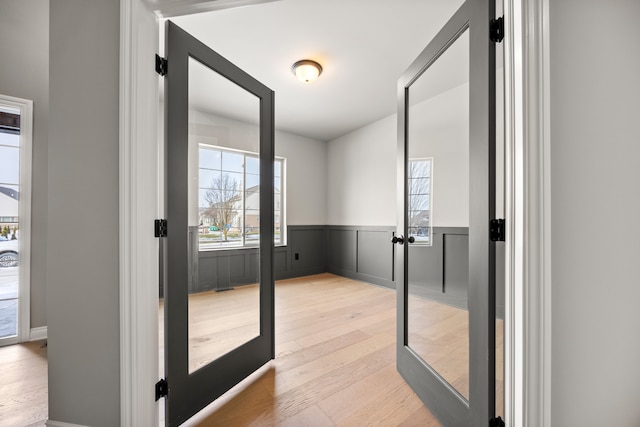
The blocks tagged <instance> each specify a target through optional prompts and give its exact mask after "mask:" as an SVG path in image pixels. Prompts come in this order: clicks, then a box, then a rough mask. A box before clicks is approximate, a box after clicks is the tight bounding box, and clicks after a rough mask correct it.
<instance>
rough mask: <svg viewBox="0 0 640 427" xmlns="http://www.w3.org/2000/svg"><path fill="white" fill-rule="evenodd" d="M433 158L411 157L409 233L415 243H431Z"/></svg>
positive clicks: (409, 171) (409, 174)
mask: <svg viewBox="0 0 640 427" xmlns="http://www.w3.org/2000/svg"><path fill="white" fill-rule="evenodd" d="M432 172H433V159H432V158H424V159H409V167H408V174H407V175H408V186H407V187H408V188H407V192H408V194H407V196H408V210H409V212H408V213H409V235H410V236H413V237H414V238H415V244H423V245H429V246H430V245H431V228H432V227H431V189H432V185H431V178H432Z"/></svg>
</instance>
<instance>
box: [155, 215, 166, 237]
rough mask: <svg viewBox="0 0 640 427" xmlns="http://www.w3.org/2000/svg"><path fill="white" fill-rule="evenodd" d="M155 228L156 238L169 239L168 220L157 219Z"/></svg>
mask: <svg viewBox="0 0 640 427" xmlns="http://www.w3.org/2000/svg"><path fill="white" fill-rule="evenodd" d="M154 228H155V236H156V237H167V220H166V219H156V220H155V221H154Z"/></svg>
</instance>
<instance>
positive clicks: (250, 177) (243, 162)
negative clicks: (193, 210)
mask: <svg viewBox="0 0 640 427" xmlns="http://www.w3.org/2000/svg"><path fill="white" fill-rule="evenodd" d="M283 172H284V159H282V158H276V159H275V164H274V197H275V200H274V240H275V242H274V243H275V244H276V245H281V244H284V233H283V232H282V230H283V226H284V224H283V212H282V207H283V200H282V199H283V191H282V182H283V178H284V174H283ZM198 182H199V184H198V190H199V197H198V211H199V216H200V227H199V241H200V250H207V249H217V248H228V247H243V246H258V244H259V238H260V159H259V157H258V155H257V154H253V153H246V152H242V151H235V150H228V149H225V148H221V147H215V146H211V145H205V144H200V147H199V180H198Z"/></svg>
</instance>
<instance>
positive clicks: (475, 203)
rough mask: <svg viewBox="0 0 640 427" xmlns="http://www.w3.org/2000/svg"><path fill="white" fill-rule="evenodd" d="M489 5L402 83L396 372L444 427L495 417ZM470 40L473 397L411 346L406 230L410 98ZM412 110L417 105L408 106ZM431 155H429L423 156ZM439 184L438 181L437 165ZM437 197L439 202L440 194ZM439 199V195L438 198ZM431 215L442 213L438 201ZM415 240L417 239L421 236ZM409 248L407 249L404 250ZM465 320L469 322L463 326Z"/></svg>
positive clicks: (463, 21) (470, 8)
mask: <svg viewBox="0 0 640 427" xmlns="http://www.w3.org/2000/svg"><path fill="white" fill-rule="evenodd" d="M494 13H495V4H494V2H493V1H490V0H467V1H466V2H465V3H464V4H463V5H462V6H461V7H460V8H459V10H458V11H457V12H456V13H455V14H454V15H453V16H452V17H451V18H450V20H449V21H448V22H447V23H446V24H445V26H444V27H443V28H442V29H441V30H440V31H439V32H438V34H437V35H436V36H435V38H434V39H433V40H432V41H431V42H430V43H429V44H428V46H427V47H426V48H425V49H424V50H423V52H422V53H421V54H420V55H419V56H418V57H417V58H416V60H415V61H414V62H413V63H412V64H411V65H410V66H409V68H408V69H407V71H406V72H405V73H404V74H403V75H402V77H401V78H400V79H399V81H398V149H397V154H398V158H397V166H398V182H397V193H398V210H397V212H398V224H397V229H396V236H398V237H402V236H407V237H406V238H404V239H403V241H401V242H400V244H396V245H395V248H396V249H395V254H396V287H397V295H398V298H397V308H398V310H397V368H398V371H399V372H400V374H401V375H402V376H403V377H404V379H405V380H406V381H407V383H408V384H409V385H410V386H411V387H412V389H413V390H414V391H415V392H416V393H417V394H418V395H419V396H420V398H421V399H422V400H423V402H424V403H425V405H426V406H427V407H428V408H429V410H430V411H431V412H432V413H433V414H434V415H435V416H436V417H437V418H438V419H439V421H440V422H441V423H442V424H443V425H444V426H447V427H449V426H488V425H489V424H490V421H491V420H492V418H493V417H494V411H495V305H494V300H495V267H494V266H495V262H494V261H495V242H491V241H490V238H489V234H490V233H489V224H490V220H491V219H493V218H494V212H495V195H494V193H495V176H494V175H495V164H494V163H495V57H494V55H495V53H494V52H495V45H494V43H493V42H492V41H491V40H490V38H489V32H490V29H489V27H490V21H491V20H492V19H493V18H494V17H495V16H494ZM465 33H466V34H465ZM463 34H464V36H465V37H466V38H467V40H468V46H469V47H468V66H469V72H468V93H467V95H466V96H468V106H469V117H468V126H469V140H468V165H467V164H466V163H465V165H466V166H465V167H467V168H468V174H469V178H468V179H469V192H468V227H469V254H468V255H469V260H468V266H465V268H468V272H469V274H468V277H469V287H468V309H467V310H468V323H467V324H466V325H467V326H468V358H469V360H468V367H467V369H468V371H467V373H466V375H468V376H467V380H468V391H466V390H465V391H464V392H462V391H460V390H462V389H463V388H461V387H460V386H459V385H456V383H455V382H452V381H447V380H446V379H445V376H444V374H443V373H442V367H440V368H437V367H436V365H434V364H430V363H429V362H427V361H425V358H424V357H421V356H420V355H419V354H418V351H417V350H415V348H417V346H415V348H414V346H413V345H410V343H409V340H410V338H409V332H408V329H409V328H408V326H409V325H408V321H409V318H410V316H411V315H412V312H411V311H410V308H409V302H408V301H409V298H410V295H409V288H410V286H415V285H414V284H410V283H409V270H410V268H411V267H410V265H409V251H410V248H411V247H415V245H416V243H417V242H416V243H413V239H411V237H413V235H412V233H411V230H410V228H409V225H410V224H409V222H410V220H411V219H410V214H409V213H408V211H409V204H408V203H409V202H408V198H409V184H408V183H407V176H408V174H409V170H408V164H409V159H410V155H409V153H408V150H409V148H408V147H409V137H408V135H409V128H410V126H411V125H412V123H411V117H410V115H409V109H410V101H409V95H410V93H411V91H412V90H413V86H412V85H414V83H415V82H416V81H418V80H419V79H420V77H421V76H423V75H426V74H425V73H426V72H427V71H428V70H429V69H430V68H431V67H432V66H433V65H434V64H437V63H438V61H439V60H440V58H442V57H443V55H445V54H446V52H447V50H448V49H449V48H450V47H451V46H453V45H454V44H455V43H456V41H457V40H458V39H459V38H461V36H462V35H463ZM411 107H412V108H413V107H414V106H413V105H412V106H411ZM425 156H427V157H430V156H431V155H430V154H427V155H425ZM434 162H435V171H436V172H435V173H436V175H435V178H434V181H435V180H437V179H438V175H437V173H438V172H437V171H438V169H437V168H438V163H437V162H438V159H437V158H434ZM434 194H435V195H436V196H437V195H438V193H435V192H434ZM440 194H442V193H440ZM435 203H436V205H435V207H433V209H435V210H437V209H438V206H437V201H436V202H435ZM416 238H417V235H416ZM402 243H404V244H402ZM465 322H467V321H466V320H465Z"/></svg>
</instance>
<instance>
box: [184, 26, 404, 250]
mask: <svg viewBox="0 0 640 427" xmlns="http://www.w3.org/2000/svg"><path fill="white" fill-rule="evenodd" d="M184 27H185V28H186V29H188V26H184ZM405 65H406V64H405ZM328 71H330V68H329V69H328ZM213 231H217V230H213ZM296 259H297V258H296Z"/></svg>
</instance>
